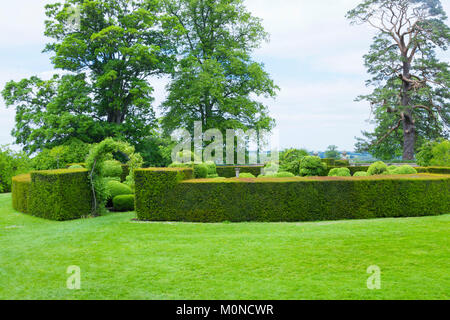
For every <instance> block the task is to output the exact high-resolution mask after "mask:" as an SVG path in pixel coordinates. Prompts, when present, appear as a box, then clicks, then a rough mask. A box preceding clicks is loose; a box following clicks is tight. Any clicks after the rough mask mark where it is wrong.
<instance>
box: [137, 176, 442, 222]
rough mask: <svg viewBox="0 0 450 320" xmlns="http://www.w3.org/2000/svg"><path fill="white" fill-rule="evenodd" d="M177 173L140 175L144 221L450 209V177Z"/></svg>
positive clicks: (316, 217)
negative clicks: (204, 176)
mask: <svg viewBox="0 0 450 320" xmlns="http://www.w3.org/2000/svg"><path fill="white" fill-rule="evenodd" d="M172 170H175V171H172V172H167V171H158V170H138V171H136V213H137V217H138V219H140V220H150V221H186V222H224V221H231V222H243V221H263V222H280V221H287V222H294V221H321V220H341V219H372V218H385V217H416V216H427V215H439V214H447V213H448V212H449V210H450V178H448V177H446V176H436V177H432V176H423V177H415V178H410V177H402V176H398V177H396V178H393V177H390V176H386V177H366V178H358V179H351V178H347V179H337V180H331V181H327V179H328V178H310V179H308V178H307V179H304V178H303V179H301V178H286V180H283V179H279V180H274V179H270V178H261V179H255V180H252V181H246V180H243V179H226V180H214V179H213V180H189V181H182V179H177V174H178V172H177V171H176V169H172ZM185 170H186V169H185ZM296 179H298V180H296ZM380 195H383V196H382V197H380Z"/></svg>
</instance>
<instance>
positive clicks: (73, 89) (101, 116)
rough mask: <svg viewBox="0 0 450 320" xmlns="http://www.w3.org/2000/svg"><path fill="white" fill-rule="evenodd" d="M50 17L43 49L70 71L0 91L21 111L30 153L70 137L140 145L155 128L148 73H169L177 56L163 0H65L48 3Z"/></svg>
mask: <svg viewBox="0 0 450 320" xmlns="http://www.w3.org/2000/svg"><path fill="white" fill-rule="evenodd" d="M74 8H77V10H75V12H76V11H78V12H79V25H76V26H74V25H73V23H71V22H72V21H73V20H74V16H73V14H74ZM46 14H47V17H48V21H46V30H45V35H46V36H47V37H49V38H51V39H53V41H52V42H51V43H49V44H47V46H46V48H45V51H46V52H49V53H51V54H52V55H53V56H52V63H53V65H54V66H55V68H56V69H60V70H62V72H63V73H65V75H63V76H55V77H53V78H52V79H51V80H49V81H43V80H41V79H39V78H37V77H32V78H30V79H24V80H22V81H19V82H14V81H12V82H9V83H8V84H7V86H6V88H5V89H4V90H3V92H2V94H3V97H4V99H5V101H6V104H7V105H8V106H14V107H16V109H17V118H16V127H15V129H14V131H13V135H14V136H15V138H16V142H17V143H19V144H22V145H24V147H25V150H26V151H28V152H34V151H36V150H41V149H43V148H45V147H51V146H55V145H58V144H61V143H64V142H65V141H67V140H69V139H70V138H72V137H77V138H79V139H81V140H83V141H85V142H88V143H92V142H99V141H101V140H103V139H104V138H105V137H109V136H113V137H118V138H123V139H127V141H130V142H132V143H134V144H136V143H139V142H140V140H141V139H142V137H145V136H147V135H148V133H149V131H150V130H151V128H152V127H153V126H154V125H155V124H154V118H155V115H154V111H153V108H152V106H151V102H152V100H153V98H152V92H153V88H152V87H151V85H150V84H149V83H148V78H149V77H150V76H157V75H161V74H164V73H170V72H171V71H172V67H173V61H174V55H175V51H174V49H173V48H172V47H171V46H170V43H169V41H168V40H167V39H168V37H167V36H166V35H167V33H168V32H169V31H167V30H170V29H171V28H170V26H171V19H170V18H168V17H167V16H165V15H162V14H160V2H159V1H158V0H101V1H100V0H90V1H84V0H66V1H65V3H64V4H59V3H56V4H50V5H47V6H46Z"/></svg>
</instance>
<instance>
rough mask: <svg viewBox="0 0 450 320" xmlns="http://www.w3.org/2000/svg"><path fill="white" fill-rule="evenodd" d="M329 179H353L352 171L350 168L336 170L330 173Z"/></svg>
mask: <svg viewBox="0 0 450 320" xmlns="http://www.w3.org/2000/svg"><path fill="white" fill-rule="evenodd" d="M328 176H329V177H351V176H352V175H351V173H350V170H349V169H348V168H334V169H331V170H330V172H329V173H328Z"/></svg>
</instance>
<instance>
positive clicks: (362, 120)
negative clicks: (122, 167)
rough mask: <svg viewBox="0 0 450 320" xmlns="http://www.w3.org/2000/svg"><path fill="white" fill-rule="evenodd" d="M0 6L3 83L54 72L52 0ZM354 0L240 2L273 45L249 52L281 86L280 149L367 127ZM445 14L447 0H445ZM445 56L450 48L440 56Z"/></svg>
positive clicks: (1, 112) (0, 108)
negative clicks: (47, 27)
mask: <svg viewBox="0 0 450 320" xmlns="http://www.w3.org/2000/svg"><path fill="white" fill-rule="evenodd" d="M3 2H4V3H3V4H2V8H1V9H0V10H1V11H0V30H1V31H0V32H1V33H0V88H1V89H3V87H4V85H5V83H6V82H7V81H9V80H16V81H17V80H20V79H22V78H24V77H29V76H31V75H38V76H41V77H43V78H48V77H50V76H51V74H52V73H53V69H52V65H51V64H50V62H49V57H48V56H47V55H45V54H42V53H41V51H42V49H43V48H44V45H45V43H46V42H47V40H46V39H45V37H44V36H43V30H44V19H45V15H44V5H45V4H46V3H50V2H55V1H51V0H42V1H41V0H14V1H8V2H6V1H3ZM359 2H360V1H359V0H318V1H312V0H278V1H274V0H245V3H246V5H247V7H248V9H249V10H250V11H251V12H252V13H253V14H254V15H255V16H257V17H260V18H262V19H263V24H264V26H265V28H266V31H268V32H269V33H270V34H271V41H270V43H265V44H263V45H262V47H261V48H260V49H258V50H257V51H256V52H255V54H254V57H255V59H256V60H257V61H260V62H263V63H264V64H265V66H266V69H267V70H268V71H269V72H270V74H271V75H272V77H273V78H274V79H275V82H276V83H277V85H278V86H279V87H280V88H281V91H280V92H279V94H278V97H277V98H276V99H275V100H272V99H270V100H267V101H265V102H266V103H267V105H268V106H269V107H270V110H271V114H272V116H273V117H274V118H275V119H276V121H277V129H278V130H279V135H280V144H281V146H282V147H305V148H307V149H308V150H310V151H318V150H324V149H326V147H327V146H329V145H331V144H334V145H337V146H339V147H340V149H341V150H348V151H350V150H353V148H354V143H355V136H360V132H361V130H367V129H369V128H370V127H369V125H368V123H367V120H368V119H369V117H370V110H369V105H368V104H367V103H364V102H360V103H357V102H354V99H355V97H356V96H357V95H359V94H364V93H367V92H368V89H367V88H366V87H365V86H364V81H365V80H366V79H367V78H368V76H367V74H366V72H365V69H364V66H363V59H362V56H363V54H365V53H366V52H367V51H368V48H369V46H370V43H371V38H372V36H373V31H372V30H371V29H370V28H368V27H365V26H350V24H349V22H348V21H347V20H346V19H345V13H346V12H347V11H348V10H350V9H352V8H353V7H354V6H356V5H357V4H358V3H359ZM442 2H443V4H444V7H445V9H446V11H447V13H450V1H442ZM443 57H444V59H446V60H450V54H448V53H446V54H444V55H443ZM153 85H154V87H155V96H156V102H155V106H157V105H159V103H160V102H161V101H162V100H163V99H164V97H165V81H164V80H156V81H154V82H153ZM14 114H15V111H14V110H13V109H6V108H5V104H4V102H3V100H1V98H0V145H2V144H12V143H13V142H14V140H13V138H12V137H11V135H10V132H11V129H12V128H13V126H14Z"/></svg>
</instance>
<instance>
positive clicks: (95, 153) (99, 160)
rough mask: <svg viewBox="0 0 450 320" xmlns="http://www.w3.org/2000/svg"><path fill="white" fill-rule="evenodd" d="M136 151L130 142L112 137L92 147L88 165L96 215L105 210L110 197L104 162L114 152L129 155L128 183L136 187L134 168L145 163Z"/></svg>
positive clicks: (87, 160)
mask: <svg viewBox="0 0 450 320" xmlns="http://www.w3.org/2000/svg"><path fill="white" fill-rule="evenodd" d="M134 151H135V149H134V147H132V146H131V145H130V144H128V143H126V142H122V141H116V140H114V139H112V138H108V139H105V140H104V141H102V142H100V143H99V144H97V145H95V146H94V147H93V148H92V149H91V151H90V153H89V156H88V157H87V159H86V167H87V169H88V171H89V180H90V182H91V186H92V189H93V199H94V205H93V214H94V215H99V214H101V213H102V212H103V211H105V205H106V202H107V200H108V198H109V197H110V194H109V191H108V187H107V181H106V180H105V177H104V176H103V173H102V168H103V164H104V162H105V161H108V160H111V158H112V157H113V154H114V153H117V152H120V153H122V154H124V155H126V156H127V157H128V159H129V160H128V162H127V165H128V168H129V175H128V177H127V185H128V187H130V188H131V189H134V170H136V169H137V168H140V167H141V166H142V163H143V159H142V156H141V155H140V154H138V153H135V152H134Z"/></svg>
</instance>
